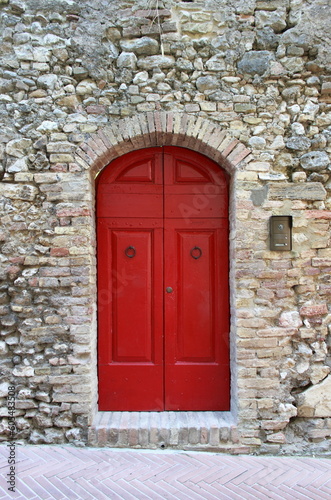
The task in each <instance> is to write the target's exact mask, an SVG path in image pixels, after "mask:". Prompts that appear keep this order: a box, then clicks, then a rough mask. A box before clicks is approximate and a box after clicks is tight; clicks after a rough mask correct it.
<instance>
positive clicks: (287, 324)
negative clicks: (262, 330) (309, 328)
mask: <svg viewBox="0 0 331 500" xmlns="http://www.w3.org/2000/svg"><path fill="white" fill-rule="evenodd" d="M302 325H303V323H302V319H301V317H300V314H299V313H298V311H286V312H283V313H282V314H281V316H280V318H279V326H282V327H283V328H300V326H302Z"/></svg>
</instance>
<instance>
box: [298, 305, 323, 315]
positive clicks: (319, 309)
mask: <svg viewBox="0 0 331 500" xmlns="http://www.w3.org/2000/svg"><path fill="white" fill-rule="evenodd" d="M327 313H328V308H327V305H326V304H316V305H314V306H303V307H301V309H300V314H301V316H308V317H311V316H322V315H324V314H327Z"/></svg>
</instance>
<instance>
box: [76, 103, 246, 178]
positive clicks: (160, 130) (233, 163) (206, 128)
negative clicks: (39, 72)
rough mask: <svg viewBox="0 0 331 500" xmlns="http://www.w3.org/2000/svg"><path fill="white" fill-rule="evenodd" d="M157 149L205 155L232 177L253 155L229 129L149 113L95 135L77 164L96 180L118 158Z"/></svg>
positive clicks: (190, 118)
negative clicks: (135, 152)
mask: <svg viewBox="0 0 331 500" xmlns="http://www.w3.org/2000/svg"><path fill="white" fill-rule="evenodd" d="M153 146H180V147H184V148H188V149H192V150H194V151H198V152H199V153H202V154H204V155H205V156H207V157H208V158H210V159H212V160H214V161H216V162H217V163H218V164H220V165H221V166H222V167H223V168H225V170H227V171H228V172H229V173H230V174H232V173H233V172H234V170H236V168H237V167H238V165H239V164H240V163H241V162H242V161H243V160H245V163H248V162H249V161H250V160H251V159H252V156H251V155H250V153H251V151H250V150H249V149H247V148H246V146H245V145H244V144H242V143H241V142H240V141H238V139H236V138H234V137H232V136H231V134H230V133H229V131H228V130H227V129H224V130H222V129H221V128H220V127H219V126H218V125H217V124H215V123H213V122H212V121H210V120H208V119H205V118H201V117H197V116H195V115H188V114H185V113H177V114H176V113H172V112H158V111H156V112H149V113H142V114H140V115H138V116H135V117H129V118H124V119H121V120H118V121H116V122H114V124H112V125H107V126H105V127H103V128H100V129H99V130H98V132H96V133H94V134H91V135H90V136H89V138H88V139H87V140H86V142H84V143H82V144H80V146H79V148H78V149H77V151H76V160H77V162H78V163H79V164H82V165H83V166H84V168H86V169H90V170H91V173H92V175H93V177H94V176H96V175H97V174H98V173H99V172H100V170H102V169H103V168H104V167H105V166H106V165H108V164H109V163H110V162H111V161H112V160H114V159H115V158H117V157H119V156H121V155H123V154H125V153H129V152H130V151H134V150H137V149H142V148H148V147H153Z"/></svg>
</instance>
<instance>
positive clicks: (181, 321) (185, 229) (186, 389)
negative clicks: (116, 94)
mask: <svg viewBox="0 0 331 500" xmlns="http://www.w3.org/2000/svg"><path fill="white" fill-rule="evenodd" d="M97 226H98V321H99V344H98V356H99V385H100V391H99V407H100V409H101V410H122V411H125V410H128V411H152V410H228V409H229V346H228V334H229V297H228V186H227V177H226V174H225V173H224V172H223V171H222V170H220V168H219V167H218V166H217V165H216V164H215V163H214V162H212V161H211V160H208V159H206V158H205V157H203V156H202V155H200V154H198V153H194V152H192V151H189V150H186V149H183V148H177V147H164V148H151V149H146V150H140V151H136V152H134V153H130V154H128V155H125V156H123V157H121V158H120V159H118V160H115V161H114V162H112V164H111V165H110V166H109V167H108V168H106V169H105V170H104V171H103V173H102V174H101V175H100V178H99V180H98V196H97ZM166 287H171V289H172V291H170V290H171V289H169V288H168V289H167V290H168V291H166Z"/></svg>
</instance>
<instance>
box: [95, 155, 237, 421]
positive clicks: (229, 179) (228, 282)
mask: <svg viewBox="0 0 331 500" xmlns="http://www.w3.org/2000/svg"><path fill="white" fill-rule="evenodd" d="M175 147H176V148H181V147H180V146H177V145H176V146H175ZM139 149H141V148H138V149H137V150H134V151H138V150H139ZM143 149H153V146H150V147H148V148H143ZM183 149H188V148H183ZM191 151H192V152H196V153H199V154H201V155H202V156H204V157H205V158H206V159H207V160H209V161H210V160H211V159H210V158H208V156H206V155H204V154H203V153H200V152H199V151H194V150H191ZM125 156H126V154H123V155H120V157H121V158H125ZM212 161H213V163H216V162H215V161H214V160H212ZM110 165H111V162H110V163H109V164H108V165H106V167H105V168H109V167H110ZM218 167H219V168H220V170H223V171H224V172H225V173H226V174H227V176H228V195H229V205H228V210H227V214H228V217H227V220H228V222H229V226H230V224H231V217H230V214H231V207H232V206H233V203H231V193H232V189H231V188H232V182H231V176H229V175H228V172H227V171H226V169H225V168H223V167H221V166H220V165H218ZM103 170H104V169H103ZM103 170H102V171H103ZM100 172H101V171H100ZM96 181H97V182H98V178H97V179H96ZM96 188H97V186H96ZM96 191H97V189H96ZM198 196H199V200H200V203H201V197H202V196H205V198H206V200H207V201H208V196H213V197H215V194H213V193H210V192H206V193H204V194H201V193H199V195H198ZM230 232H231V227H229V237H228V252H229V275H228V280H227V285H228V288H229V323H230V328H229V332H228V335H229V357H230V377H231V384H230V402H232V400H233V397H232V391H233V389H232V368H233V366H232V365H233V364H232V361H231V358H232V352H233V348H232V344H233V342H232V338H231V337H232V335H231V331H232V324H231V316H232V315H231V309H232V307H231V305H232V304H231V279H230V277H231V271H232V270H231V260H232V259H231V257H230V255H231V241H232V240H231V238H230ZM97 265H98V263H97ZM200 411H203V410H200ZM225 411H227V410H225Z"/></svg>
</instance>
